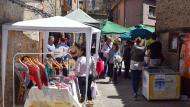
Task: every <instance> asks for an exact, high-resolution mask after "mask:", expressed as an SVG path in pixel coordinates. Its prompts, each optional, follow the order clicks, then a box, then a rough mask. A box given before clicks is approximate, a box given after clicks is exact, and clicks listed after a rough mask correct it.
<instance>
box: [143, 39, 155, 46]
mask: <svg viewBox="0 0 190 107" xmlns="http://www.w3.org/2000/svg"><path fill="white" fill-rule="evenodd" d="M145 42H146V46H149V45H150V44H152V43H153V40H152V39H151V38H150V39H147V40H146V41H145Z"/></svg>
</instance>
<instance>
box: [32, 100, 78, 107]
mask: <svg viewBox="0 0 190 107" xmlns="http://www.w3.org/2000/svg"><path fill="white" fill-rule="evenodd" d="M29 107H75V106H74V105H72V104H70V103H66V102H46V101H39V102H33V103H32V104H31V105H30V106H29Z"/></svg>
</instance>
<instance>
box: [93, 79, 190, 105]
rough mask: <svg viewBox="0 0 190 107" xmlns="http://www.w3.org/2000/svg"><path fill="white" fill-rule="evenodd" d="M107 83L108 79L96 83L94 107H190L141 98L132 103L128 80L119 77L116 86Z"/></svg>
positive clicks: (182, 102)
mask: <svg viewBox="0 0 190 107" xmlns="http://www.w3.org/2000/svg"><path fill="white" fill-rule="evenodd" d="M107 82H108V79H101V80H98V81H97V84H98V90H99V95H98V96H97V99H96V100H95V101H94V102H95V104H94V107H190V102H189V101H188V102H187V101H147V100H146V99H145V98H144V97H142V96H140V97H139V99H138V101H134V99H133V97H132V94H131V84H130V82H131V81H130V80H129V79H124V78H123V77H120V79H119V83H118V84H116V85H114V84H107Z"/></svg>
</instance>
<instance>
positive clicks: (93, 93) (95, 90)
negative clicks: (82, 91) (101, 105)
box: [91, 82, 98, 99]
mask: <svg viewBox="0 0 190 107" xmlns="http://www.w3.org/2000/svg"><path fill="white" fill-rule="evenodd" d="M97 95H98V88H97V85H96V82H92V83H91V96H92V99H95V98H96V96H97Z"/></svg>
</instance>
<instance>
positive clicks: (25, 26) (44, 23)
mask: <svg viewBox="0 0 190 107" xmlns="http://www.w3.org/2000/svg"><path fill="white" fill-rule="evenodd" d="M11 30H13V31H39V32H43V33H44V52H47V50H46V49H47V44H48V36H49V35H48V34H49V32H65V33H71V32H72V33H85V35H86V57H87V61H86V63H87V68H86V72H88V69H89V67H90V65H89V59H90V56H91V54H90V49H91V42H92V34H93V33H96V34H97V38H100V32H101V31H100V30H98V29H96V28H93V27H90V26H87V25H84V24H82V23H79V22H77V21H74V20H71V19H68V18H65V17H62V16H55V17H50V18H42V19H34V20H28V21H21V22H16V23H7V24H3V26H2V56H1V57H2V58H1V69H2V102H3V104H2V105H3V107H5V80H6V79H5V78H6V61H7V46H8V31H11ZM96 42H97V45H96V50H98V47H99V39H97V41H96ZM97 53H98V51H97V52H96V57H97ZM88 73H89V72H88ZM86 83H87V84H88V76H87V78H86ZM86 89H87V86H86ZM86 93H87V92H86ZM86 96H87V94H86ZM85 99H86V98H85ZM85 101H86V100H85ZM85 103H86V102H85ZM13 107H14V106H13Z"/></svg>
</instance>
